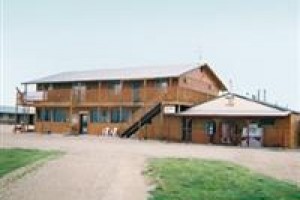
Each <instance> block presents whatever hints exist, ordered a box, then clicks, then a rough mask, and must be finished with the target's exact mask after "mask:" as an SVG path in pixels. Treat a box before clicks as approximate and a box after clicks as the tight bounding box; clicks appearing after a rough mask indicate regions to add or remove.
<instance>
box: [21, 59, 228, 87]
mask: <svg viewBox="0 0 300 200" xmlns="http://www.w3.org/2000/svg"><path fill="white" fill-rule="evenodd" d="M201 67H205V68H206V69H207V70H209V71H210V72H211V74H212V75H213V76H214V78H215V80H216V81H217V83H218V84H219V85H220V88H221V89H222V90H226V89H227V88H226V86H225V85H224V84H223V82H222V81H221V80H220V79H219V77H217V75H216V74H215V73H214V72H213V71H212V70H211V68H210V67H209V66H208V64H206V63H204V62H203V63H201V64H189V65H169V66H152V67H150V66H149V67H134V68H121V69H116V68H111V69H98V70H90V71H71V72H62V73H58V74H54V75H50V76H46V77H43V78H39V79H36V80H31V81H27V82H24V83H23V84H37V83H62V82H78V81H81V82H83V81H84V82H88V81H111V80H141V79H154V78H168V77H179V76H181V75H182V74H184V73H186V72H189V71H191V70H194V69H197V68H201Z"/></svg>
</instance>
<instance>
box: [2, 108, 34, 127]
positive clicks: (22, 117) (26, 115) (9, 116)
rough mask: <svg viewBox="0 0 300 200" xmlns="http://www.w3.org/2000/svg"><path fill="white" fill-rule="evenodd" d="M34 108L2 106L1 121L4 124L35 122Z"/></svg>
mask: <svg viewBox="0 0 300 200" xmlns="http://www.w3.org/2000/svg"><path fill="white" fill-rule="evenodd" d="M34 115H35V112H34V110H32V109H30V108H24V107H18V108H17V109H16V107H13V106H0V123H2V124H15V123H17V124H21V123H24V124H25V123H26V124H27V123H28V124H31V125H32V124H33V123H34Z"/></svg>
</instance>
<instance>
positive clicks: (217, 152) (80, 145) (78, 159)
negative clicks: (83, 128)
mask: <svg viewBox="0 0 300 200" xmlns="http://www.w3.org/2000/svg"><path fill="white" fill-rule="evenodd" d="M10 130H11V128H9V127H8V126H0V147H24V148H38V149H55V150H62V151H64V152H66V155H64V156H62V157H60V158H58V159H56V160H52V161H49V162H47V163H46V164H44V165H43V166H41V167H40V168H39V169H38V170H35V171H33V172H31V173H28V174H27V175H25V176H24V177H23V178H21V179H19V180H17V181H14V182H12V183H11V184H9V185H6V186H2V187H5V192H4V193H3V194H1V195H0V196H1V199H4V200H5V199H9V200H18V199H24V200H33V199H35V200H41V199H43V200H53V199H56V200H60V199H66V200H67V199H68V200H69V199H72V200H77V199H80V200H82V199H89V200H93V199H105V200H119V199H124V200H129V199H130V200H135V199H136V200H142V199H147V189H148V187H147V184H146V181H145V180H144V177H143V175H142V171H143V169H144V167H145V164H146V160H147V159H148V158H153V157H193V158H207V159H221V160H228V161H233V162H235V163H238V164H240V165H243V166H246V167H248V168H251V169H253V170H255V171H257V172H261V173H264V174H266V175H269V176H273V177H276V178H279V179H283V180H290V181H294V182H297V183H298V184H300V170H299V169H300V152H299V150H278V149H275V150H274V149H243V148H238V147H221V146H209V145H194V144H177V143H165V142H159V141H139V140H131V139H118V138H104V137H96V136H87V135H84V136H79V137H76V136H62V135H58V134H51V135H41V134H35V133H26V134H13V133H11V131H10Z"/></svg>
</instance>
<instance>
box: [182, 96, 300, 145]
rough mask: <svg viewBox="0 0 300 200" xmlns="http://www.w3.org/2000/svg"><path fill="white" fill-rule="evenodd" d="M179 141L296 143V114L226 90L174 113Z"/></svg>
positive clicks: (299, 126) (299, 127)
mask: <svg viewBox="0 0 300 200" xmlns="http://www.w3.org/2000/svg"><path fill="white" fill-rule="evenodd" d="M177 116H178V117H179V118H180V120H181V124H182V126H181V136H182V138H181V139H182V140H183V141H190V142H195V143H202V144H206V143H213V144H223V145H236V146H240V145H241V146H255V147H257V146H264V147H288V148H296V147H299V146H300V113H298V112H295V111H292V110H289V109H287V108H281V107H278V106H274V105H271V104H268V103H265V102H260V101H256V100H253V99H250V98H247V97H244V96H240V95H237V94H232V93H228V94H225V95H222V96H220V97H217V98H215V99H213V100H210V101H208V102H206V103H202V104H199V105H196V106H193V107H191V108H189V109H187V110H185V111H183V112H180V113H179V114H178V115H177Z"/></svg>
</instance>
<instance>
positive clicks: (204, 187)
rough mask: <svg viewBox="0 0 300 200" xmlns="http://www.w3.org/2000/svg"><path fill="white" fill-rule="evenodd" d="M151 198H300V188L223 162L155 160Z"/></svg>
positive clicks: (159, 199) (253, 199) (190, 199)
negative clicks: (153, 185)
mask: <svg viewBox="0 0 300 200" xmlns="http://www.w3.org/2000/svg"><path fill="white" fill-rule="evenodd" d="M146 174H147V175H148V176H150V178H151V179H152V180H154V181H155V184H156V188H155V189H154V190H153V191H151V192H150V197H149V199H151V200H274V199H276V200H299V199H300V188H299V187H297V186H296V185H294V184H292V183H288V182H284V181H279V180H276V179H273V178H270V177H266V176H264V175H261V174H257V173H254V172H252V171H250V170H248V169H246V168H244V167H241V166H238V165H235V164H231V163H228V162H223V161H208V160H196V159H153V160H151V161H150V164H149V166H148V169H147V171H146Z"/></svg>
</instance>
